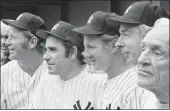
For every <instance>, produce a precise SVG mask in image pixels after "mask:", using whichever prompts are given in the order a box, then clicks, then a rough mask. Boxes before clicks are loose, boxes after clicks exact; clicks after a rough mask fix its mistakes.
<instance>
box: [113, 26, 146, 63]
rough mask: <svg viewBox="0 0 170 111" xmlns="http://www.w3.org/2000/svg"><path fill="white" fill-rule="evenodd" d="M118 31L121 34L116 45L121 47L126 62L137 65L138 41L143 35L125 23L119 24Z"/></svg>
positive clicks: (138, 54)
mask: <svg viewBox="0 0 170 111" xmlns="http://www.w3.org/2000/svg"><path fill="white" fill-rule="evenodd" d="M119 32H120V34H121V35H120V37H119V39H118V41H117V43H116V46H117V47H119V48H120V49H121V51H122V54H123V55H124V57H125V58H126V60H127V62H128V63H132V64H134V65H137V60H138V58H139V56H140V53H141V52H140V51H141V50H140V43H141V40H142V39H143V36H141V34H140V31H139V29H137V28H136V27H134V26H133V27H132V26H129V25H127V24H121V25H120V29H119Z"/></svg>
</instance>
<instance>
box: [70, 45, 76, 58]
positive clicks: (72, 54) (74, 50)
mask: <svg viewBox="0 0 170 111" xmlns="http://www.w3.org/2000/svg"><path fill="white" fill-rule="evenodd" d="M77 52H78V49H77V47H76V46H73V47H72V48H71V50H70V52H69V59H75V58H77Z"/></svg>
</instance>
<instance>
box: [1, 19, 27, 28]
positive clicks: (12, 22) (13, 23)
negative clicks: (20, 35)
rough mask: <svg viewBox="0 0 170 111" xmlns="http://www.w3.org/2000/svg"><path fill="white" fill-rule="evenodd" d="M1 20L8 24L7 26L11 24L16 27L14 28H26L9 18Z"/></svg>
mask: <svg viewBox="0 0 170 111" xmlns="http://www.w3.org/2000/svg"><path fill="white" fill-rule="evenodd" d="M2 22H3V23H4V24H6V25H9V26H13V27H16V28H20V29H24V30H27V28H25V27H24V26H22V25H21V24H19V23H18V22H17V21H16V20H14V21H11V20H9V19H8V20H7V19H3V20H2Z"/></svg>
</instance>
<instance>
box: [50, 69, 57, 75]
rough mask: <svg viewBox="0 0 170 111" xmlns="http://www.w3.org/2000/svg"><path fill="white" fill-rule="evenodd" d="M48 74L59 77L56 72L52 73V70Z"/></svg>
mask: <svg viewBox="0 0 170 111" xmlns="http://www.w3.org/2000/svg"><path fill="white" fill-rule="evenodd" d="M48 73H49V74H51V75H57V74H56V72H55V71H52V70H48Z"/></svg>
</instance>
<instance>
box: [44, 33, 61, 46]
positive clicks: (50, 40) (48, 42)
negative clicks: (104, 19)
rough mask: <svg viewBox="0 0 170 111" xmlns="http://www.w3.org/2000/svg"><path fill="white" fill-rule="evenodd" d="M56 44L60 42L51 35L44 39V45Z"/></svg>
mask: <svg viewBox="0 0 170 111" xmlns="http://www.w3.org/2000/svg"><path fill="white" fill-rule="evenodd" d="M52 43H53V44H58V43H62V40H61V39H59V38H56V37H54V36H53V35H49V36H48V37H47V39H46V44H52Z"/></svg>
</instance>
